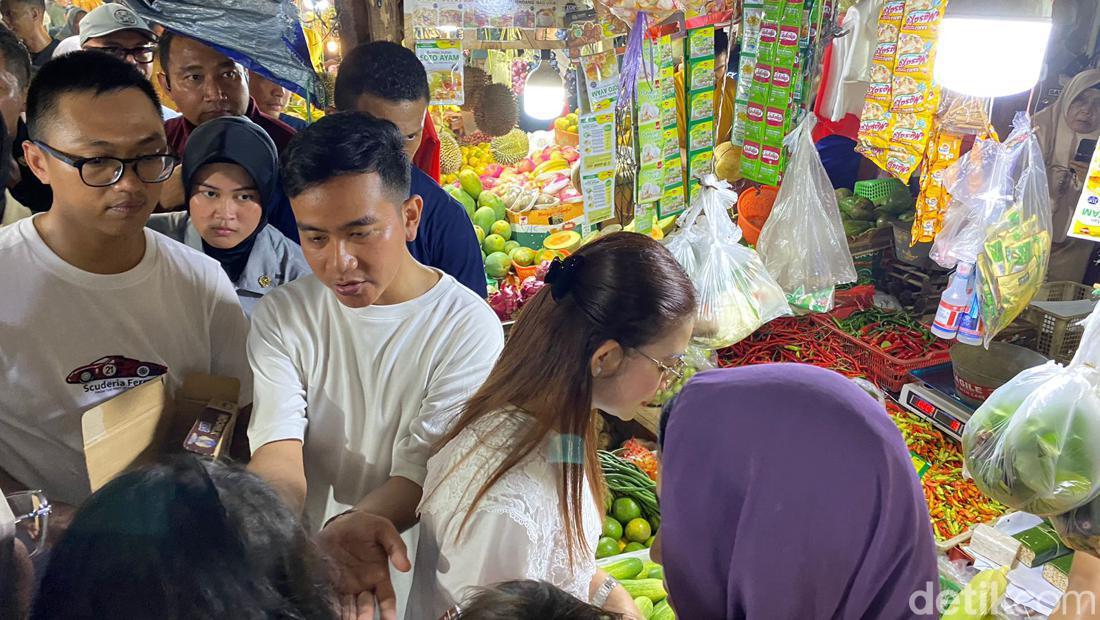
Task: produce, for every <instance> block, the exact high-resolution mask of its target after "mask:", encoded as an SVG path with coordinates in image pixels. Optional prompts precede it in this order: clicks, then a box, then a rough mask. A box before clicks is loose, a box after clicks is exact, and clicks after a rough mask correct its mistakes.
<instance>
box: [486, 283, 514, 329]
mask: <svg viewBox="0 0 1100 620" xmlns="http://www.w3.org/2000/svg"><path fill="white" fill-rule="evenodd" d="M519 306H520V294H519V291H517V290H516V287H514V286H512V285H511V284H505V285H504V286H502V287H501V288H500V290H499V291H497V292H495V293H493V294H492V295H490V296H489V307H490V308H492V309H493V311H494V312H496V313H497V317H499V318H500V320H501V321H511V320H512V316H513V315H514V314H515V313H516V312H518V311H519Z"/></svg>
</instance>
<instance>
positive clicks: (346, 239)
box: [248, 112, 504, 618]
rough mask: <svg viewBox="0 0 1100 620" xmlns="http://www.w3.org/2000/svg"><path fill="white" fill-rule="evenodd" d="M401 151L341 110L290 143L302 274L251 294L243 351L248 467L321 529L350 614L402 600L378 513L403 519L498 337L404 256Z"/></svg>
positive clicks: (408, 232) (450, 281) (413, 225)
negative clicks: (250, 379) (248, 368)
mask: <svg viewBox="0 0 1100 620" xmlns="http://www.w3.org/2000/svg"><path fill="white" fill-rule="evenodd" d="M403 146H404V145H403V137H402V136H401V134H400V133H399V132H398V130H397V128H396V127H395V126H394V125H393V124H391V123H390V122H388V121H384V120H378V119H374V118H371V117H369V116H367V115H365V114H360V113H354V112H349V113H340V114H334V115H330V116H327V117H325V118H323V119H322V120H321V121H319V122H317V123H316V124H314V125H312V126H310V127H309V128H307V129H306V130H304V131H303V132H301V133H299V134H298V135H297V136H296V137H295V138H294V139H293V140H292V141H291V143H290V145H289V146H288V147H287V149H286V151H285V153H284V154H283V163H282V176H283V183H284V185H285V186H286V191H287V194H288V196H289V197H290V202H291V206H292V208H293V211H294V216H295V218H296V220H297V222H298V228H299V230H300V232H301V239H302V250H303V251H304V252H305V256H306V260H307V262H309V265H310V267H312V269H313V273H314V275H311V276H308V277H305V278H302V279H300V280H298V281H296V282H293V283H291V284H289V285H287V286H284V287H281V288H280V289H278V290H276V291H274V292H272V293H270V294H269V295H267V296H266V297H265V298H264V300H263V301H262V302H261V303H260V305H259V306H258V307H257V309H256V310H255V313H254V314H253V317H252V333H251V334H250V336H249V346H248V349H249V360H250V362H251V364H252V368H253V372H254V376H255V389H256V393H255V403H254V408H253V413H252V420H251V424H250V426H249V432H248V436H249V443H250V445H251V446H252V449H253V455H252V462H251V464H250V466H249V467H250V469H252V470H253V471H254V472H256V473H257V474H259V475H261V476H263V477H264V478H265V479H267V480H268V482H270V483H271V484H272V486H274V487H275V488H276V489H277V490H278V491H279V492H280V493H281V494H282V495H283V496H284V498H286V499H287V501H288V502H289V503H290V504H291V505H292V506H293V507H296V508H301V509H304V512H305V515H306V518H307V522H308V524H309V525H310V527H311V528H313V529H314V530H316V529H318V528H321V527H322V526H326V527H325V528H324V529H323V530H322V532H321V534H320V538H319V540H320V542H321V545H322V547H323V548H324V549H325V550H326V551H327V552H328V553H329V554H330V556H332V558H333V560H334V561H335V562H336V564H337V567H338V568H340V569H341V578H340V580H339V582H338V584H337V585H338V589H339V590H340V591H341V593H342V594H344V595H345V596H351V597H352V603H353V604H354V599H355V597H356V596H358V599H359V601H358V604H359V608H360V610H363V609H364V608H366V607H373V606H374V597H375V595H376V596H377V598H378V603H379V606H380V607H381V609H382V613H383V615H382V617H383V618H393V617H395V616H396V606H397V604H398V602H399V601H401V600H403V597H402V596H400V595H397V596H395V595H394V592H393V590H392V589H391V587H390V584H389V579H388V576H387V575H385V574H384V573H385V572H387V571H386V570H385V569H386V565H385V558H386V555H387V552H389V555H390V557H391V558H392V559H394V561H395V565H397V566H398V567H399V568H405V567H406V566H407V565H408V559H407V556H406V555H405V553H404V549H403V545H401V542H400V540H397V539H396V536H395V534H396V532H395V531H393V527H392V526H390V525H389V523H390V522H392V524H393V526H396V528H397V530H406V529H408V528H410V527H411V526H413V525H414V524H415V523H416V507H417V505H418V503H419V501H420V496H421V492H422V490H421V485H422V483H423V481H424V477H425V475H426V473H427V461H428V457H429V456H430V453H431V450H432V447H433V444H434V443H435V442H436V441H437V440H438V439H439V438H440V437H441V436H442V435H443V434H444V432H445V431H446V429H447V427H448V425H449V424H450V423H451V421H452V420H453V419H454V418H455V417H456V415H457V414H458V413H459V412H460V410H461V409H462V407H463V406H464V405H465V403H466V400H467V399H468V398H469V397H470V396H472V395H473V394H474V392H476V391H477V389H478V388H479V387H480V386H481V384H482V383H483V382H484V380H485V378H486V377H487V376H488V374H489V371H490V370H491V369H492V366H493V364H494V363H495V362H496V359H497V356H498V355H499V354H500V351H501V349H502V348H503V346H504V336H503V333H502V330H501V327H500V321H499V320H498V319H497V318H496V315H495V314H494V313H493V311H492V310H491V309H490V308H489V306H488V305H487V304H486V303H485V301H484V300H483V299H481V298H480V297H478V296H477V295H476V294H474V293H473V292H471V291H470V290H469V289H468V288H466V287H465V286H463V285H461V284H459V283H458V282H457V281H456V280H455V279H454V278H452V277H451V276H449V275H447V274H445V273H443V272H441V271H439V270H437V269H433V268H430V267H425V266H424V265H421V264H420V263H418V262H416V260H415V259H414V258H413V257H412V255H411V254H410V253H409V250H408V245H407V244H408V243H410V242H412V241H413V240H414V239H416V234H417V227H418V225H419V222H420V213H421V207H422V203H421V199H420V197H419V196H417V195H413V196H411V197H410V196H409V183H410V169H409V166H410V163H409V159H408V156H407V155H406V154H405V152H404V148H403ZM349 509H351V512H347V511H348V510H349ZM380 517H381V518H380ZM329 520H331V524H328V522H329ZM391 533H392V534H394V536H389V534H391ZM380 550H382V551H380ZM379 551H380V552H379ZM376 552H378V553H376ZM372 554H374V555H372ZM379 558H380V559H381V566H380V569H381V570H382V573H383V575H381V576H379V575H378V574H377V572H376V571H375V572H372V570H373V569H376V568H379V567H378V566H376V565H372V564H371V560H376V559H379ZM396 585H397V589H398V590H399V591H401V590H404V589H405V588H402V587H401V586H402V585H405V587H407V585H406V584H403V583H398V584H396Z"/></svg>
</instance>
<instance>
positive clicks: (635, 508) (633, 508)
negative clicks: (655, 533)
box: [611, 497, 649, 540]
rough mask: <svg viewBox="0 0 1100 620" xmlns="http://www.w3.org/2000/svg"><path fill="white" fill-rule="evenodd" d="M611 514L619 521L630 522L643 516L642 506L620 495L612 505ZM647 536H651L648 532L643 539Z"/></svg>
mask: <svg viewBox="0 0 1100 620" xmlns="http://www.w3.org/2000/svg"><path fill="white" fill-rule="evenodd" d="M611 516H613V517H615V520H616V521H618V522H619V523H629V522H631V521H632V520H634V519H637V518H638V517H640V516H642V507H641V506H639V505H638V502H636V501H634V500H632V499H630V498H629V497H620V498H619V499H617V500H615V503H614V504H612V506H611ZM646 538H649V534H646V535H645V536H644V537H643V538H642V540H645V539H646Z"/></svg>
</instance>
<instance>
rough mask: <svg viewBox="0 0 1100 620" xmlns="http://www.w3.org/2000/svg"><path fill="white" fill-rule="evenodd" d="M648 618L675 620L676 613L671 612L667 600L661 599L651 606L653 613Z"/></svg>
mask: <svg viewBox="0 0 1100 620" xmlns="http://www.w3.org/2000/svg"><path fill="white" fill-rule="evenodd" d="M649 620H676V614H675V613H673V611H672V606H670V605H669V604H668V601H661V602H660V603H657V604H656V605H654V606H653V615H651V616H650V617H649Z"/></svg>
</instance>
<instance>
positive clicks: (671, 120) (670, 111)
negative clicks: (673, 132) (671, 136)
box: [661, 99, 679, 127]
mask: <svg viewBox="0 0 1100 620" xmlns="http://www.w3.org/2000/svg"><path fill="white" fill-rule="evenodd" d="M677 122H679V115H678V114H677V111H676V100H675V99H665V100H664V101H662V102H661V127H675V126H676V123H677Z"/></svg>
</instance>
